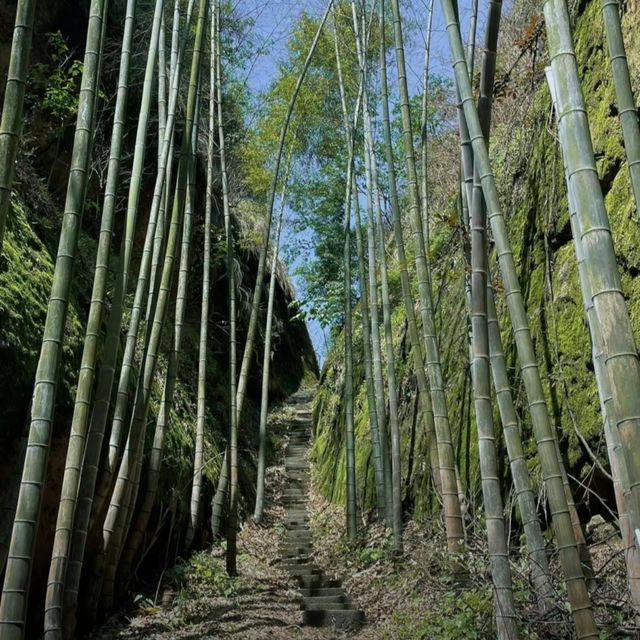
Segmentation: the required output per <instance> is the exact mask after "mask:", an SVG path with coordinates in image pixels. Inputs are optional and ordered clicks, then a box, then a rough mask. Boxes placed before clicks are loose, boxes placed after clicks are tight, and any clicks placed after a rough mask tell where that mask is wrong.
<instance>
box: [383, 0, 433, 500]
mask: <svg viewBox="0 0 640 640" xmlns="http://www.w3.org/2000/svg"><path fill="white" fill-rule="evenodd" d="M379 20H380V94H381V97H382V114H383V131H384V148H385V158H386V169H387V174H388V179H389V200H390V202H391V212H392V217H393V234H394V240H395V246H396V252H397V254H398V269H399V271H400V282H401V285H402V300H403V304H404V311H405V315H406V317H407V325H408V329H409V341H410V343H411V356H412V358H413V370H414V373H415V375H416V380H417V384H418V393H419V395H420V402H421V410H422V419H423V420H424V424H425V431H426V435H427V439H428V446H429V463H430V465H431V477H432V479H433V483H434V485H435V487H436V489H437V490H438V491H440V490H441V474H440V461H439V458H438V442H437V439H436V434H435V426H434V417H433V408H432V406H431V394H430V392H429V383H428V381H427V375H426V372H425V369H424V355H423V354H424V349H423V346H422V341H421V339H420V332H419V330H418V323H417V319H416V312H415V305H414V302H413V293H412V289H411V280H410V278H409V270H408V263H407V257H406V252H405V246H404V236H403V230H402V218H401V214H400V202H399V199H398V188H397V181H396V172H395V159H394V152H393V140H392V137H391V118H390V115H389V90H388V83H387V61H386V44H385V19H384V0H380V11H379Z"/></svg>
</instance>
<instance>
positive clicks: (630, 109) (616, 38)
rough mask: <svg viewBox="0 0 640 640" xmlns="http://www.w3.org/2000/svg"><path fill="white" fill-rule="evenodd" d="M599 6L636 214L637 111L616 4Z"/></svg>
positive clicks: (639, 182)
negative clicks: (600, 7)
mask: <svg viewBox="0 0 640 640" xmlns="http://www.w3.org/2000/svg"><path fill="white" fill-rule="evenodd" d="M601 6H602V19H603V21H604V33H605V35H606V37H607V44H608V47H609V59H610V61H611V75H612V77H613V86H614V87H615V91H616V101H617V103H618V116H619V118H620V124H621V126H622V137H623V139H624V150H625V153H626V154H627V164H628V166H629V177H630V179H631V188H632V189H633V195H634V197H635V202H636V210H637V211H640V124H638V109H637V107H636V101H635V99H634V96H633V88H632V87H631V74H630V73H629V63H628V62H627V52H626V50H625V46H624V38H623V36H622V24H621V22H620V2H619V1H618V0H601Z"/></svg>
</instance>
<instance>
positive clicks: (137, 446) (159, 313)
mask: <svg viewBox="0 0 640 640" xmlns="http://www.w3.org/2000/svg"><path fill="white" fill-rule="evenodd" d="M207 7H208V2H207V0H199V9H198V20H197V27H196V35H195V42H194V48H193V57H192V61H191V73H190V79H189V92H188V98H187V109H186V114H185V130H184V135H183V139H182V149H181V155H180V164H179V167H178V175H177V183H176V190H175V195H174V199H173V207H172V212H171V222H170V227H169V232H168V236H167V244H166V253H165V258H164V262H163V266H162V275H161V278H160V280H159V288H158V291H157V295H155V294H154V296H155V297H156V302H155V304H154V305H153V307H154V309H153V319H152V323H151V327H150V330H149V335H148V339H147V341H146V344H145V350H144V354H143V364H142V369H141V371H140V373H139V379H138V385H137V389H136V397H135V400H134V405H133V409H132V417H131V425H130V428H129V436H128V438H127V444H126V447H125V450H124V455H123V458H122V461H121V463H120V467H119V470H118V478H117V480H116V485H115V488H114V491H113V494H112V496H111V504H110V506H109V513H108V515H107V519H106V520H105V524H104V527H103V537H104V548H105V556H106V564H105V580H104V586H103V594H102V596H103V603H104V605H105V607H107V608H108V607H110V606H111V604H112V603H113V597H114V593H113V588H114V580H115V569H116V567H117V562H118V560H119V552H120V549H121V545H122V541H123V539H124V536H125V534H126V530H125V529H126V526H125V523H126V521H127V517H128V510H129V509H131V508H132V506H133V505H131V489H132V487H131V482H130V478H131V474H132V473H134V472H135V471H134V470H135V467H136V464H137V460H138V457H139V456H140V455H141V449H142V445H143V443H144V432H145V427H146V423H147V414H148V410H149V400H150V390H151V384H152V381H153V378H154V375H155V371H156V367H157V362H158V348H159V344H160V339H161V337H162V333H163V328H164V325H165V320H166V315H167V307H168V299H169V295H170V289H171V282H172V278H173V271H174V264H175V258H176V251H177V247H178V244H179V242H180V237H181V231H182V225H183V217H184V211H185V200H186V191H187V181H188V175H189V166H190V162H191V160H190V156H191V149H192V146H191V145H192V137H193V129H194V127H193V123H194V117H195V110H196V102H197V92H198V84H199V76H200V58H201V53H202V46H203V38H204V31H205V23H206V17H207ZM165 141H166V137H165Z"/></svg>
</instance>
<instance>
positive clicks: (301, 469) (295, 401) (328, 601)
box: [280, 391, 364, 631]
mask: <svg viewBox="0 0 640 640" xmlns="http://www.w3.org/2000/svg"><path fill="white" fill-rule="evenodd" d="M312 398H313V392H312V391H299V392H298V393H296V394H295V395H294V396H292V397H291V398H290V400H289V404H290V405H292V407H293V408H294V410H295V417H294V418H292V419H291V423H290V431H289V443H288V445H287V448H286V451H285V470H286V475H287V484H286V488H285V491H284V495H283V504H284V508H285V520H284V525H285V528H286V534H285V537H284V541H283V543H282V545H281V548H280V554H281V564H282V566H283V567H284V568H285V569H286V570H287V571H288V572H289V573H290V574H291V575H292V576H293V577H294V578H295V579H296V580H297V581H298V584H299V587H300V594H301V596H302V610H303V614H302V616H303V624H306V625H310V626H314V627H335V628H336V629H341V630H344V631H354V630H356V629H358V628H359V627H360V626H361V625H362V623H363V621H364V612H362V611H360V610H358V609H355V608H354V607H353V605H352V604H351V602H350V601H349V598H348V597H347V594H346V592H345V590H344V589H343V588H342V586H341V581H340V580H336V579H331V578H328V577H327V576H326V575H324V573H323V571H322V569H321V568H320V567H318V566H317V565H316V564H315V563H314V562H313V541H312V533H311V529H310V528H309V517H308V515H307V498H308V491H309V463H308V461H307V459H306V453H307V450H308V448H309V439H310V435H311V434H310V431H311V422H312V416H311V400H312Z"/></svg>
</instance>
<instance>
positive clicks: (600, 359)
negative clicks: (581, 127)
mask: <svg viewBox="0 0 640 640" xmlns="http://www.w3.org/2000/svg"><path fill="white" fill-rule="evenodd" d="M546 71H547V81H548V83H549V89H550V93H551V97H552V100H553V103H554V107H555V108H556V113H557V102H558V98H557V93H556V91H557V82H556V81H555V78H554V75H553V70H552V69H551V68H550V67H547V69H546ZM565 125H566V121H563V122H562V123H560V122H559V123H558V132H559V138H560V141H561V146H563V147H567V137H566V136H567V131H566V126H565ZM565 180H566V184H567V195H568V201H569V216H570V222H571V232H572V234H573V237H574V249H575V254H576V263H577V265H578V277H579V278H580V286H581V289H582V300H583V304H584V310H585V315H586V317H587V322H588V325H589V331H590V334H591V344H592V357H593V368H594V372H595V375H596V378H597V380H598V381H599V383H598V395H599V398H600V406H601V411H602V417H603V421H604V436H605V440H606V443H607V454H608V456H609V465H610V467H611V475H612V478H613V486H614V493H615V499H616V507H617V509H618V525H619V528H620V534H621V536H622V541H623V544H624V547H625V562H626V567H627V579H628V583H629V591H630V594H631V601H632V603H633V605H634V607H635V609H636V611H637V612H638V613H640V553H639V552H638V549H637V547H636V545H635V540H634V535H633V531H632V529H631V524H630V518H629V511H628V507H627V502H628V500H629V478H628V474H627V469H626V463H625V460H624V455H623V452H622V447H621V441H620V434H619V432H618V430H617V429H616V428H615V425H616V416H615V414H614V408H613V402H612V396H611V384H610V382H609V378H608V374H607V371H606V365H605V362H604V352H603V345H602V336H601V335H600V327H599V323H598V319H597V317H596V315H595V307H594V305H593V297H592V295H591V287H590V284H589V280H588V276H587V271H586V265H585V262H584V250H583V246H582V245H583V242H582V239H581V238H580V234H579V233H578V228H577V225H578V222H577V208H576V198H575V194H574V193H573V190H572V189H571V179H570V174H569V172H568V170H567V167H566V162H565Z"/></svg>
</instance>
